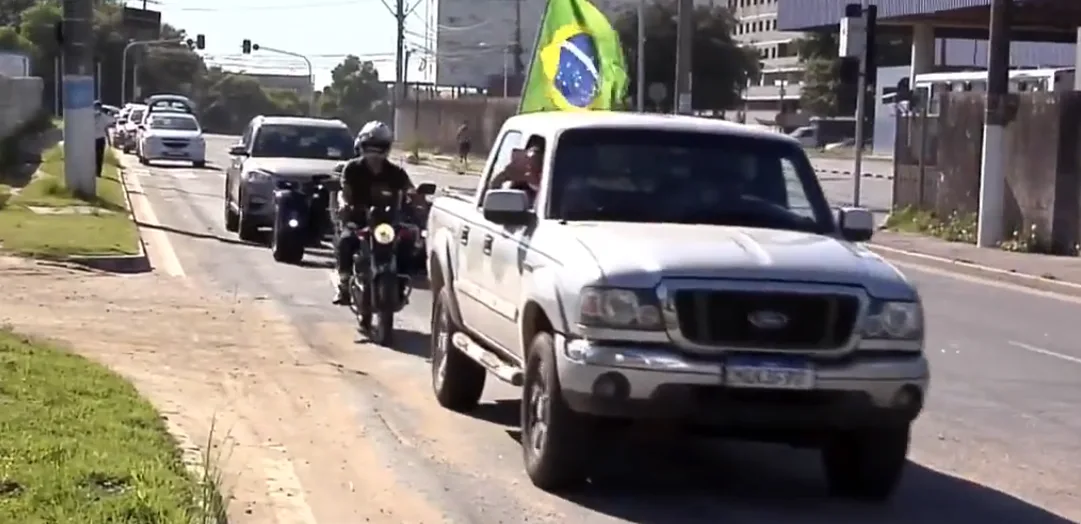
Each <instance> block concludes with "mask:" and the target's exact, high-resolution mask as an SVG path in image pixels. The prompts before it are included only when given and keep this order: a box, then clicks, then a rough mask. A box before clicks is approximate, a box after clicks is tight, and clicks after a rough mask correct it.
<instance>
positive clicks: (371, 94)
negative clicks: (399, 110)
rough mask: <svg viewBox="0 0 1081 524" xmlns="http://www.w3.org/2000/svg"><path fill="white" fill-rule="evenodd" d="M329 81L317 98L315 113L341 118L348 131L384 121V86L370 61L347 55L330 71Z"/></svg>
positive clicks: (387, 108)
mask: <svg viewBox="0 0 1081 524" xmlns="http://www.w3.org/2000/svg"><path fill="white" fill-rule="evenodd" d="M330 78H331V82H330V85H329V86H327V87H326V88H325V89H324V90H323V92H322V93H320V95H319V113H320V114H322V115H323V116H326V117H333V118H338V119H341V120H342V121H343V122H345V123H346V124H348V125H349V127H350V128H351V129H360V127H361V126H362V125H364V123H365V122H367V121H369V120H388V119H389V118H390V116H391V115H390V106H389V105H388V104H387V102H388V98H387V95H388V93H387V87H386V86H385V85H383V84H382V83H381V82H380V81H379V71H377V70H376V69H375V64H373V63H372V62H370V61H362V60H361V59H360V58H358V57H356V56H353V55H349V56H347V57H345V59H344V60H342V62H341V63H340V64H338V65H337V66H335V67H334V69H332V70H331V72H330Z"/></svg>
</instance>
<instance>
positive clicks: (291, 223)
mask: <svg viewBox="0 0 1081 524" xmlns="http://www.w3.org/2000/svg"><path fill="white" fill-rule="evenodd" d="M299 225H300V222H297V219H295V218H290V219H289V227H297V226H299Z"/></svg>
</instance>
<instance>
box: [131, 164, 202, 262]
mask: <svg viewBox="0 0 1081 524" xmlns="http://www.w3.org/2000/svg"><path fill="white" fill-rule="evenodd" d="M129 173H130V174H135V173H137V171H136V170H134V169H129V170H128V172H127V173H125V181H126V182H127V183H128V185H129V186H130V189H131V191H130V194H129V195H128V196H129V197H131V205H132V207H133V208H134V209H132V214H133V215H135V219H136V220H137V221H138V222H139V223H140V227H139V231H140V232H141V234H142V236H143V241H144V243H145V244H146V246H147V250H146V251H147V253H146V255H147V257H148V258H150V259H151V265H153V266H154V267H155V268H158V269H161V270H163V271H164V272H165V274H167V275H169V276H173V277H181V278H183V277H186V276H187V274H186V273H185V272H184V266H183V265H181V264H180V258H178V257H177V256H176V250H175V249H173V243H172V242H171V241H170V240H169V235H167V234H165V231H164V230H163V229H161V228H162V227H163V226H162V223H161V221H159V220H158V215H157V214H156V213H154V207H153V206H152V205H150V197H148V196H147V195H146V192H145V191H144V190H143V185H142V183H140V182H139V177H138V176H131V177H129V176H127V174H129ZM144 226H145V227H144Z"/></svg>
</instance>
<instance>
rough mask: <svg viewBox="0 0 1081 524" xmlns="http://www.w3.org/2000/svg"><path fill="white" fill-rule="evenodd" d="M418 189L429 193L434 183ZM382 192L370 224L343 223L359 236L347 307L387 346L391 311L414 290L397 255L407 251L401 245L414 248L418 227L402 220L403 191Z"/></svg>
mask: <svg viewBox="0 0 1081 524" xmlns="http://www.w3.org/2000/svg"><path fill="white" fill-rule="evenodd" d="M417 192H418V193H419V194H422V195H425V194H426V195H431V194H433V193H435V184H421V186H420V187H418V188H417ZM382 196H383V200H384V204H383V205H375V206H372V207H371V209H369V210H368V215H367V218H368V224H369V227H366V228H363V229H358V228H357V226H356V224H354V223H352V222H350V223H347V224H346V225H345V227H346V228H347V229H348V230H350V231H352V232H353V233H354V234H355V235H357V237H358V238H359V239H360V250H358V252H357V254H355V255H354V256H353V276H352V277H351V278H350V279H349V293H350V295H351V296H350V298H351V299H352V300H351V301H350V309H352V311H353V314H354V315H356V317H357V322H358V323H359V325H360V329H361V330H362V331H365V332H367V333H369V336H370V337H371V339H372V341H373V342H375V343H377V344H380V345H383V346H389V345H390V344H391V343H392V342H393V339H394V315H395V314H396V313H398V312H399V311H401V310H402V309H403V308H404V307H405V306H406V305H407V304H408V303H409V296H410V294H411V292H412V290H413V286H412V279H411V277H410V276H409V275H408V274H405V272H403V271H402V269H403V268H401V267H400V266H399V256H400V255H401V254H402V253H403V251H406V250H405V249H403V247H405V248H406V249H408V250H412V249H414V247H413V246H411V245H409V244H408V243H413V242H415V241H416V238H417V237H416V236H413V235H415V234H416V231H417V228H415V227H414V226H411V225H410V224H408V223H406V222H405V221H404V220H403V215H404V212H403V211H404V208H405V198H404V194H400V193H399V194H394V193H390V192H384V193H383V194H382ZM403 243H406V244H403ZM373 316H374V317H376V318H375V322H374V324H375V325H374V326H373V325H372V324H373V322H372V321H373V318H372V317H373Z"/></svg>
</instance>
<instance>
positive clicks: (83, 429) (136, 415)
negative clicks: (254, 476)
mask: <svg viewBox="0 0 1081 524" xmlns="http://www.w3.org/2000/svg"><path fill="white" fill-rule="evenodd" d="M207 478H208V477H207V476H206V475H203V476H202V478H201V479H200V478H196V477H194V476H193V475H191V474H190V473H189V472H188V471H187V469H186V468H185V466H184V464H183V463H182V461H181V455H180V452H179V450H178V448H177V445H176V442H175V440H174V439H173V438H172V437H171V436H170V435H169V433H168V432H167V431H166V428H165V425H164V423H163V422H162V418H161V415H160V414H159V413H158V412H157V411H156V410H155V409H154V408H153V406H151V405H150V403H148V402H147V401H146V400H144V399H143V398H141V397H140V396H139V394H138V392H137V391H136V390H135V388H134V387H133V386H132V385H131V384H129V383H128V382H127V381H125V380H124V379H123V378H121V377H119V376H117V375H116V374H114V373H112V372H111V371H109V370H108V369H106V368H105V367H103V366H100V365H98V364H95V363H93V362H91V361H89V360H87V359H85V358H82V357H80V356H78V355H75V354H74V353H71V352H68V351H64V350H62V349H58V348H56V347H54V346H52V345H50V344H45V343H42V342H39V341H35V340H29V339H26V338H24V337H21V336H19V335H17V334H15V333H13V332H11V331H10V330H8V329H3V328H0V522H11V523H19V524H38V523H40V524H46V523H48V524H69V523H70V524H98V523H101V524H105V523H120V522H124V523H133V524H136V523H137V524H143V523H145V524H193V523H198V524H205V523H211V522H223V521H224V520H223V515H224V512H223V511H222V507H221V506H222V505H221V497H220V496H218V495H217V493H218V491H217V485H214V486H213V489H212V490H210V489H208V487H207V486H206V485H204V483H203V481H205V480H206V479H207ZM208 491H213V493H214V496H213V497H212V498H211V502H210V503H208V502H207V500H205V499H204V498H205V497H206V495H207V493H208Z"/></svg>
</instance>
